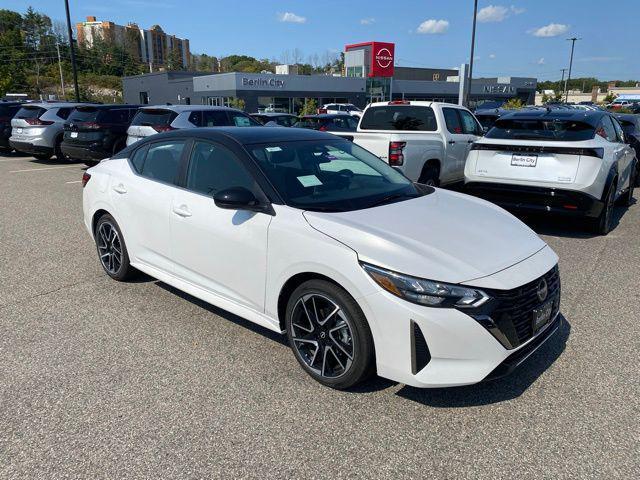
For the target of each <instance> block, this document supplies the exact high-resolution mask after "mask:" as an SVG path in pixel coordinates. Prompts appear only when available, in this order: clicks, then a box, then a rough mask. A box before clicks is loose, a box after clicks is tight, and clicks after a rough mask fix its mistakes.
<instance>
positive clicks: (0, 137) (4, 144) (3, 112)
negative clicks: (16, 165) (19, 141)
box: [0, 102, 24, 153]
mask: <svg viewBox="0 0 640 480" xmlns="http://www.w3.org/2000/svg"><path fill="white" fill-rule="evenodd" d="M22 105H24V103H23V102H0V152H3V153H9V152H11V150H13V147H11V145H9V137H11V119H12V118H13V117H14V115H15V114H16V113H18V110H20V108H21V107H22Z"/></svg>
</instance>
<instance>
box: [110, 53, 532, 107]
mask: <svg viewBox="0 0 640 480" xmlns="http://www.w3.org/2000/svg"><path fill="white" fill-rule="evenodd" d="M394 58H395V46H394V44H392V43H384V42H366V43H358V44H353V45H347V46H346V47H345V58H344V72H343V73H344V75H340V76H330V75H276V74H273V73H242V72H230V73H214V74H207V73H202V72H198V73H194V72H158V73H150V74H144V75H137V76H133V77H124V78H123V92H124V102H125V103H145V104H163V103H171V104H206V105H229V103H230V101H231V100H232V99H234V98H240V99H242V100H244V102H245V110H246V111H248V112H257V111H260V110H264V109H269V108H271V109H277V110H280V111H282V110H284V111H288V112H291V113H299V112H300V109H301V108H302V105H303V104H304V101H305V99H307V98H312V99H315V100H316V101H317V103H318V105H322V104H325V103H333V102H339V103H353V104H355V105H357V106H359V107H364V106H365V105H366V104H367V103H370V102H374V101H385V100H389V99H394V100H396V99H406V100H435V101H446V102H452V103H458V99H459V98H460V96H461V95H462V94H463V91H464V89H465V88H468V85H467V84H465V83H463V84H461V83H460V81H459V79H460V77H459V70H457V69H438V68H409V67H398V66H395V65H394V63H395V62H394ZM461 68H462V71H464V66H462V67H461ZM463 77H464V75H463ZM467 83H468V82H467ZM535 91H536V79H535V78H521V77H495V78H476V79H473V82H472V85H471V90H470V101H471V102H472V103H478V102H481V101H485V100H491V101H506V100H508V99H510V98H516V97H517V98H520V99H522V101H523V102H524V103H533V102H534V99H535Z"/></svg>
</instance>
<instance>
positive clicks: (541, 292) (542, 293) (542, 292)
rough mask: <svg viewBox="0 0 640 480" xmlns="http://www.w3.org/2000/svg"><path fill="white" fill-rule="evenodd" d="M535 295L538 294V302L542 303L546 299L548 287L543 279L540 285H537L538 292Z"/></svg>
mask: <svg viewBox="0 0 640 480" xmlns="http://www.w3.org/2000/svg"><path fill="white" fill-rule="evenodd" d="M536 293H537V294H538V300H540V301H541V302H544V301H545V299H546V298H547V295H548V294H549V287H548V286H547V281H546V280H545V279H544V278H543V279H542V280H540V283H538V291H537V292H536Z"/></svg>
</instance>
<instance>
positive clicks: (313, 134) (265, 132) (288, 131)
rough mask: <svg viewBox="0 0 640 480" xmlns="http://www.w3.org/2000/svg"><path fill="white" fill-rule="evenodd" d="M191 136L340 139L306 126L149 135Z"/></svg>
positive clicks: (247, 140) (241, 139)
mask: <svg viewBox="0 0 640 480" xmlns="http://www.w3.org/2000/svg"><path fill="white" fill-rule="evenodd" d="M172 137H189V138H202V139H205V140H219V139H221V138H224V137H226V138H231V139H233V140H235V141H236V142H238V143H240V144H242V145H251V144H254V143H269V142H274V143H275V142H295V141H300V140H340V137H337V136H335V135H332V134H330V133H324V132H318V131H316V130H309V129H306V128H271V127H262V126H260V127H204V128H186V129H180V130H173V131H171V132H166V133H160V134H157V135H151V136H149V137H147V138H148V139H149V141H157V140H160V139H164V138H172Z"/></svg>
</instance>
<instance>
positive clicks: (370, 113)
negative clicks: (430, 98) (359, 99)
mask: <svg viewBox="0 0 640 480" xmlns="http://www.w3.org/2000/svg"><path fill="white" fill-rule="evenodd" d="M360 128H361V129H362V130H405V131H407V130H410V131H421V132H433V131H435V130H436V129H437V128H438V124H437V122H436V116H435V113H433V109H432V108H431V107H423V106H412V105H385V106H380V107H369V108H368V109H367V110H365V112H364V116H363V117H362V120H361V121H360Z"/></svg>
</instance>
